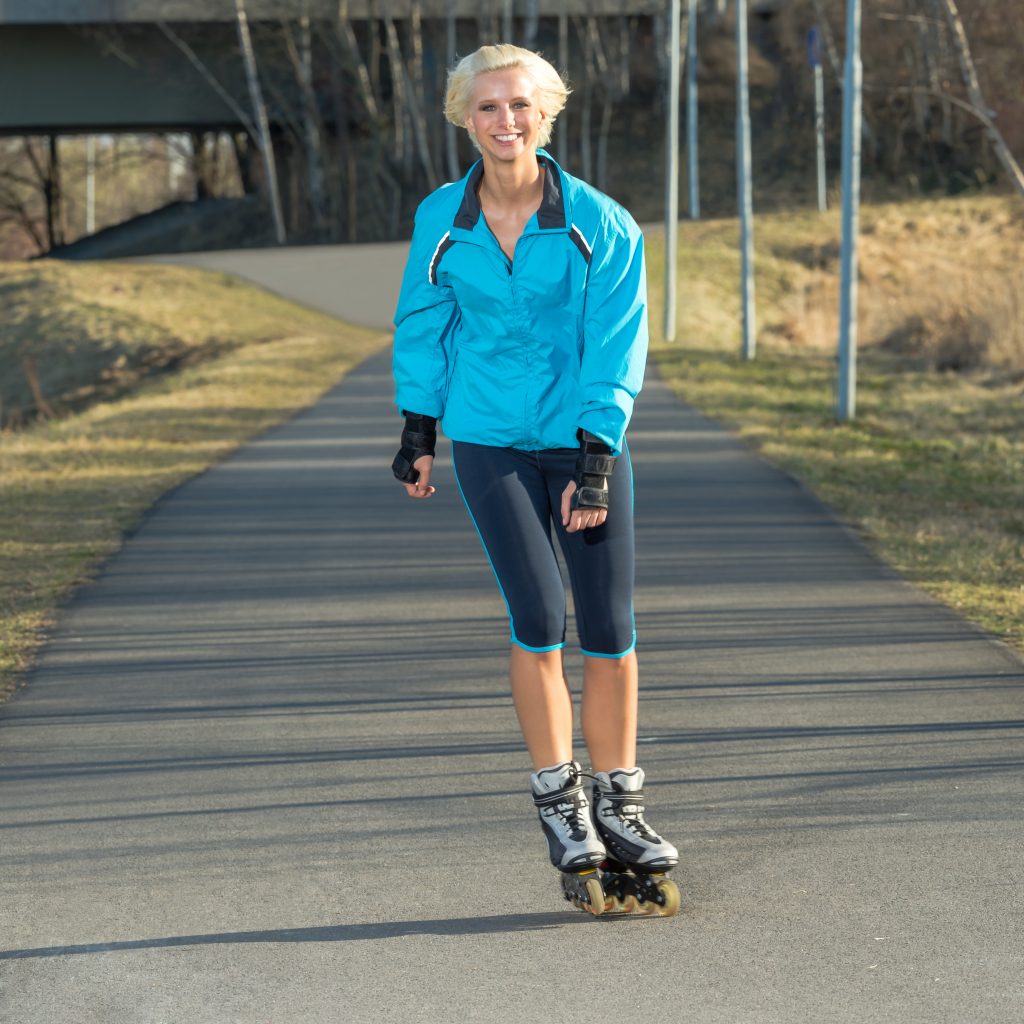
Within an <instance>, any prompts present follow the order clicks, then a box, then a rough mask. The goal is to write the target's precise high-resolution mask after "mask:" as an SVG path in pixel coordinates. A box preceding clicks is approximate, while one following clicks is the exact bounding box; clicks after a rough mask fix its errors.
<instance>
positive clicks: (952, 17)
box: [942, 0, 1024, 195]
mask: <svg viewBox="0 0 1024 1024" xmlns="http://www.w3.org/2000/svg"><path fill="white" fill-rule="evenodd" d="M942 2H943V3H944V4H945V8H946V15H947V17H948V18H949V27H950V30H951V34H952V37H953V46H954V48H955V49H956V52H957V56H958V57H959V58H960V68H961V71H962V73H963V79H964V86H965V87H966V89H967V97H968V99H969V100H970V103H971V108H972V113H973V114H974V115H975V116H976V117H977V118H978V120H979V121H981V123H982V124H983V125H984V126H985V129H986V131H987V132H988V137H989V139H990V140H991V142H992V146H993V148H994V149H995V152H996V156H997V157H998V158H999V162H1000V163H1001V164H1002V165H1003V168H1004V169H1005V171H1006V173H1007V174H1008V175H1009V176H1010V180H1011V181H1012V182H1013V184H1014V186H1015V187H1016V188H1017V191H1018V192H1020V193H1021V194H1022V195H1024V172H1022V171H1021V169H1020V165H1019V164H1018V163H1017V161H1016V160H1015V159H1014V157H1013V154H1012V153H1011V152H1010V150H1009V147H1008V146H1007V145H1006V142H1005V140H1004V139H1003V136H1002V134H1001V132H1000V131H999V129H998V128H997V127H996V124H995V121H993V119H992V118H993V111H992V110H990V109H989V106H988V104H987V103H986V102H985V97H984V96H983V95H982V93H981V86H980V85H979V84H978V73H977V72H976V71H975V69H974V58H973V57H972V56H971V48H970V45H969V44H968V42H967V33H966V32H965V31H964V25H963V22H962V21H961V19H960V11H959V10H958V9H957V6H956V0H942Z"/></svg>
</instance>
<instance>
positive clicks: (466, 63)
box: [444, 43, 572, 149]
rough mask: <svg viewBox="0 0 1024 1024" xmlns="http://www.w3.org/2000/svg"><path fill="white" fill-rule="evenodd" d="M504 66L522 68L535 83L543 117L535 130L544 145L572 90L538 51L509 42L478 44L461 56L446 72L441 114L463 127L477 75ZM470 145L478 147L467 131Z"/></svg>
mask: <svg viewBox="0 0 1024 1024" xmlns="http://www.w3.org/2000/svg"><path fill="white" fill-rule="evenodd" d="M506 68H522V69H523V70H524V71H525V72H526V74H527V75H529V77H530V78H531V79H532V81H533V84H534V85H535V86H536V87H537V94H538V95H537V102H538V105H539V106H540V109H541V112H542V113H543V114H544V120H543V121H542V122H541V124H540V129H539V131H538V133H537V135H538V143H539V145H541V146H546V145H547V144H548V142H550V141H551V132H552V130H553V129H554V127H555V118H556V117H558V115H559V114H560V113H561V112H562V108H563V107H564V106H565V101H566V100H567V99H568V98H569V93H570V92H571V91H572V90H571V89H569V87H568V86H567V85H566V84H565V82H563V81H562V77H561V75H559V73H558V72H557V71H556V70H555V69H554V68H553V67H552V66H551V64H549V63H548V62H547V61H546V60H545V59H544V58H543V57H542V56H541V55H540V54H539V53H534V52H533V51H532V50H525V49H523V47H521V46H513V45H512V44H511V43H498V44H497V45H495V46H481V47H480V48H479V49H478V50H474V51H473V52H472V53H471V54H469V55H468V56H465V57H463V58H462V60H460V61H459V63H458V64H456V65H455V67H454V68H452V69H451V70H450V71H449V72H448V89H447V93H446V95H445V101H444V116H445V117H446V118H448V120H449V121H451V123H452V124H454V125H456V126H457V127H459V128H465V127H466V118H467V117H468V116H469V108H470V105H471V103H472V102H473V86H474V85H475V84H476V80H477V78H478V77H479V76H480V75H484V74H487V72H489V71H504V70H505V69H506ZM469 137H470V139H472V140H473V145H474V146H476V147H477V148H478V149H479V148H480V147H479V145H478V143H477V141H476V137H475V136H474V135H473V133H472V132H470V133H469Z"/></svg>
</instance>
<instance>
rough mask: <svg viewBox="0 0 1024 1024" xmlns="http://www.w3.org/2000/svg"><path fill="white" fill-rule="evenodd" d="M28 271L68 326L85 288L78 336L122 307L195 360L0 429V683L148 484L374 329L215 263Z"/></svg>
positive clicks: (322, 375)
mask: <svg viewBox="0 0 1024 1024" xmlns="http://www.w3.org/2000/svg"><path fill="white" fill-rule="evenodd" d="M32 271H33V274H34V275H35V281H36V282H37V283H35V284H32V285H30V286H29V287H30V289H32V291H31V292H30V294H36V295H47V296H50V299H49V300H48V302H50V301H52V297H53V295H54V294H56V295H57V296H58V297H59V299H58V301H57V306H58V307H59V309H60V310H61V313H60V316H61V318H62V320H61V322H62V324H63V325H64V327H65V328H66V331H67V335H66V336H67V337H71V336H72V335H73V334H74V315H75V309H76V308H79V307H78V306H76V302H78V300H79V298H80V297H81V296H82V294H83V293H82V292H80V291H78V289H85V290H86V291H85V294H87V295H88V297H89V300H88V301H85V302H82V303H81V307H80V308H81V310H82V321H81V326H80V336H81V337H90V336H92V335H91V332H93V331H96V330H97V327H96V325H97V324H102V323H105V322H109V321H110V320H111V319H116V318H118V317H120V318H122V320H123V321H126V322H131V323H135V324H139V323H143V324H146V323H148V324H153V325H156V328H155V329H156V330H159V331H163V332H165V336H166V337H168V338H169V339H170V341H169V344H170V346H171V348H172V349H173V350H175V351H177V350H187V351H190V352H194V353H198V354H200V355H201V356H202V357H203V358H201V359H200V358H198V357H197V358H196V359H195V360H194V361H193V362H192V365H189V366H187V368H185V369H180V370H176V371H174V372H164V373H161V374H156V375H151V376H149V377H147V378H145V379H142V380H141V382H139V381H137V382H136V384H135V386H134V387H132V388H131V390H130V391H128V393H126V394H123V395H122V396H121V397H120V398H117V399H112V400H103V401H97V402H95V403H94V404H93V405H92V406H91V407H90V408H88V409H87V410H86V411H84V412H81V413H78V414H75V415H70V416H67V417H63V418H59V419H55V420H52V421H50V422H44V423H40V424H37V425H35V426H32V427H30V428H27V429H23V430H20V431H14V430H7V431H4V432H2V433H0V504H2V506H3V509H4V517H3V520H2V524H0V692H2V691H3V690H5V689H7V690H9V689H10V688H11V687H12V686H13V685H14V684H15V682H16V681H17V680H18V679H20V678H22V676H23V674H24V670H25V669H26V668H27V666H28V665H29V664H30V663H31V659H32V655H33V652H34V650H35V648H36V646H37V645H38V642H39V639H40V637H41V636H42V635H43V633H44V631H45V629H46V628H47V626H48V625H49V624H50V623H51V622H52V621H53V616H54V610H55V608H56V606H57V605H58V603H59V602H60V601H61V600H62V599H63V598H64V597H65V596H66V595H67V594H68V593H69V592H70V590H71V588H72V587H73V586H74V585H76V584H78V583H80V582H82V581H83V580H85V579H87V578H88V577H89V576H90V574H91V573H92V572H93V571H94V569H95V567H96V566H97V565H98V564H99V563H100V562H101V561H102V559H104V558H106V557H107V556H109V555H110V554H111V553H112V552H113V551H114V550H116V549H117V547H118V546H119V545H120V543H121V539H122V536H123V533H124V531H125V530H126V529H129V528H130V527H131V526H132V525H133V524H134V523H136V522H137V521H138V520H139V518H140V516H141V515H142V513H143V511H144V510H145V509H146V508H147V507H149V506H150V505H151V504H152V503H153V502H154V501H155V500H156V499H157V498H158V497H159V496H160V495H161V494H163V493H165V492H166V491H167V490H169V489H170V488H172V487H174V486H176V485H177V484H179V483H181V482H182V481H184V480H185V479H187V478H188V477H190V476H192V475H194V474H196V473H198V472H200V471H202V470H203V469H205V468H207V467H208V466H210V465H211V464H212V463H214V462H216V461H217V460H219V459H221V458H223V457H224V456H225V455H226V454H227V453H228V452H229V451H231V450H232V449H233V448H234V447H236V446H237V445H238V444H240V443H241V442H243V441H245V440H247V439H249V438H251V437H253V436H254V435H256V434H258V433H260V432H261V431H263V430H266V429H267V428H268V427H270V426H272V425H274V424H275V423H278V422H280V421H282V420H284V419H285V418H287V417H288V416H289V415H291V414H292V413H294V412H295V411H297V410H299V409H301V408H303V407H305V406H308V405H309V404H311V403H312V402H313V401H315V400H316V399H317V398H318V397H319V396H320V395H321V394H322V393H323V392H324V391H325V390H326V389H327V388H328V387H330V386H331V385H333V384H334V383H335V382H336V381H337V380H338V379H339V378H340V377H341V376H342V375H343V374H344V372H345V371H346V370H347V369H348V368H349V367H351V366H352V365H354V364H355V363H357V362H358V361H360V360H361V359H362V358H364V357H365V356H366V355H368V354H369V353H370V352H372V351H374V350H375V349H377V348H379V347H381V346H383V345H384V344H386V343H387V341H388V338H387V337H386V336H384V335H380V334H376V333H374V332H371V331H366V330H363V329H360V328H355V327H350V326H347V325H345V324H341V323H339V322H338V321H336V320H333V319H332V318H330V317H327V316H324V315H321V314H318V313H315V312H312V311H310V310H307V309H304V308H301V307H298V306H295V305H293V304H291V303H288V302H285V301H284V300H282V299H279V298H276V297H274V296H271V295H268V294H266V293H264V292H261V291H259V290H258V289H255V288H252V287H249V286H248V285H244V284H241V283H240V282H238V281H236V280H234V279H232V278H228V277H226V276H224V275H220V274H211V273H208V272H204V271H198V270H191V269H184V268H173V269H169V268H162V267H155V266H135V265H130V266H117V265H111V264H100V265H81V266H77V265H76V266H71V267H64V266H56V267H54V266H49V267H48V266H45V265H36V266H35V267H33V268H32ZM6 280H7V281H9V280H10V279H9V278H8V279H6ZM5 283H6V282H5ZM36 315H37V316H39V317H40V318H43V317H45V316H48V315H49V309H48V308H43V309H40V310H39V311H38V312H37V314H36ZM65 318H66V319H65ZM147 344H148V342H147ZM98 348H99V351H100V354H99V358H98V359H97V363H96V365H97V367H98V368H102V367H103V366H105V365H106V360H107V355H106V352H105V349H104V346H103V344H102V343H100V344H99V345H98Z"/></svg>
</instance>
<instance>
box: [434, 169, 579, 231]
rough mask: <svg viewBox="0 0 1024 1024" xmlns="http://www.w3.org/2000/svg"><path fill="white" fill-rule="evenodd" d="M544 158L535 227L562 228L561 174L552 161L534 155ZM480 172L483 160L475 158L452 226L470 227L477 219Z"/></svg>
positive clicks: (481, 173) (467, 229) (478, 213)
mask: <svg viewBox="0 0 1024 1024" xmlns="http://www.w3.org/2000/svg"><path fill="white" fill-rule="evenodd" d="M538 159H540V160H543V161H544V168H545V170H546V172H547V173H546V174H545V175H544V195H543V197H542V199H541V201H540V207H539V208H538V209H537V227H539V228H540V229H541V230H542V231H544V230H547V231H550V230H559V229H560V230H562V231H564V230H565V227H566V223H565V206H564V205H563V203H562V178H561V175H560V174H559V173H558V167H557V166H556V165H555V163H554V161H552V160H548V159H547V158H546V157H543V156H541V157H538ZM483 176H484V162H483V160H478V161H477V162H476V164H475V165H474V166H473V169H472V170H471V171H470V172H469V177H468V178H467V179H466V190H465V192H464V193H463V194H462V203H461V205H460V206H459V212H458V213H456V214H455V221H454V222H453V226H454V227H457V228H464V229H465V230H466V231H472V230H473V228H475V227H476V224H477V221H478V220H479V219H480V197H479V196H478V195H477V189H478V188H479V187H480V179H481V178H482V177H483Z"/></svg>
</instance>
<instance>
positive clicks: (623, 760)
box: [583, 652, 639, 772]
mask: <svg viewBox="0 0 1024 1024" xmlns="http://www.w3.org/2000/svg"><path fill="white" fill-rule="evenodd" d="M638 680H639V674H638V669H637V663H636V652H632V653H630V654H627V655H626V656H625V657H624V658H590V657H587V656H584V658H583V736H584V738H585V739H586V741H587V749H588V750H589V751H590V763H591V766H592V767H593V770H594V771H595V772H607V771H612V770H613V769H615V768H633V767H634V766H635V765H636V722H637V690H638Z"/></svg>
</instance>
